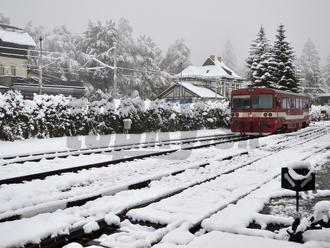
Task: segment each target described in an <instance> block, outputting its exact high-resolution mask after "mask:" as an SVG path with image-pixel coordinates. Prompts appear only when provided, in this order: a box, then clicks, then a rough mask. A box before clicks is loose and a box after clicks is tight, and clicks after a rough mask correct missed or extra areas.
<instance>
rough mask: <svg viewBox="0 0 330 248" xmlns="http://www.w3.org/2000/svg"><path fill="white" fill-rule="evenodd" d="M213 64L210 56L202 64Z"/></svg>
mask: <svg viewBox="0 0 330 248" xmlns="http://www.w3.org/2000/svg"><path fill="white" fill-rule="evenodd" d="M207 65H215V63H214V61H213V60H212V59H211V58H207V60H206V61H205V62H204V64H203V65H202V66H207Z"/></svg>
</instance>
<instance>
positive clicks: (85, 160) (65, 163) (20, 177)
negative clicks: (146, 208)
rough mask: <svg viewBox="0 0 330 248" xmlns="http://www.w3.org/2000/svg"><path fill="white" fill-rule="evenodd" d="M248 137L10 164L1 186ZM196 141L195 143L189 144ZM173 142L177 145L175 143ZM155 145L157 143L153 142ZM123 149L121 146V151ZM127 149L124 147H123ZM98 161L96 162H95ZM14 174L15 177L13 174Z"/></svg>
mask: <svg viewBox="0 0 330 248" xmlns="http://www.w3.org/2000/svg"><path fill="white" fill-rule="evenodd" d="M245 139H248V137H240V136H237V135H230V134H228V135H217V136H211V137H203V138H197V139H195V138H194V139H189V140H187V139H184V141H181V142H179V145H178V144H177V143H178V141H175V142H173V143H166V145H168V144H172V146H166V147H163V148H162V149H158V148H156V149H141V148H140V149H138V150H134V149H133V148H132V147H128V148H127V150H129V151H121V152H116V151H113V152H112V153H109V154H108V155H105V154H101V155H99V154H97V155H95V154H93V155H89V156H84V157H70V158H65V159H62V160H57V161H42V163H36V164H32V165H30V166H21V165H20V164H15V165H8V166H2V167H0V185H1V184H10V183H20V182H23V181H26V180H33V179H43V178H45V177H47V176H51V175H59V174H62V173H66V172H76V171H79V170H83V169H90V168H97V167H104V166H108V165H110V164H117V163H121V162H127V161H133V160H135V159H143V158H147V157H152V156H160V155H165V154H168V153H173V152H176V151H178V150H181V149H182V150H190V149H195V148H198V147H206V146H210V145H212V144H214V145H215V144H221V143H227V142H231V141H237V140H245ZM190 143H194V145H189V144H190ZM173 144H175V145H174V146H173ZM154 145H155V144H154ZM119 149H123V148H118V149H115V150H119ZM123 150H124V149H123ZM95 162H96V163H95ZM14 175H15V176H14Z"/></svg>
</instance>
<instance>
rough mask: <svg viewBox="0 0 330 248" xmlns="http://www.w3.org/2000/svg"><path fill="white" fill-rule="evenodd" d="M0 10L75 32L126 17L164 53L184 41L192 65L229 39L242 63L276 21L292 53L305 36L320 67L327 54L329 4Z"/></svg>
mask: <svg viewBox="0 0 330 248" xmlns="http://www.w3.org/2000/svg"><path fill="white" fill-rule="evenodd" d="M0 12H2V14H4V15H5V16H8V17H9V18H10V21H11V24H12V25H15V26H20V27H24V26H25V24H26V23H27V22H28V21H32V23H33V25H35V26H38V25H39V24H40V25H43V26H44V27H45V28H46V30H51V29H52V28H53V27H55V26H60V25H66V26H67V28H68V29H69V30H70V31H71V32H74V33H81V32H83V31H84V30H86V27H87V23H88V19H90V20H92V21H96V20H101V21H103V22H104V21H105V20H107V19H112V20H114V21H117V20H118V19H120V18H121V17H124V18H126V19H128V20H129V21H130V24H131V26H132V27H133V30H134V35H135V36H138V35H141V34H147V35H149V36H151V37H152V38H153V39H154V41H155V42H156V43H157V44H158V45H159V46H160V48H161V49H162V50H163V51H164V52H165V51H166V50H167V48H168V46H169V45H170V44H172V43H173V42H174V41H175V40H176V39H178V38H184V39H185V41H186V44H187V45H188V47H189V48H190V49H191V60H192V62H193V64H196V65H199V64H201V63H202V62H203V61H204V60H205V59H206V58H207V57H208V56H209V55H211V54H214V55H216V56H221V53H222V52H223V50H224V45H225V43H226V41H227V40H230V41H231V43H232V45H233V47H234V52H235V54H236V56H237V58H238V60H239V62H240V63H241V64H243V61H244V60H245V59H246V57H247V55H248V50H249V47H250V44H251V40H253V39H255V36H256V34H257V32H258V30H259V28H260V26H261V25H263V26H264V28H265V31H266V35H267V37H268V38H269V39H270V40H271V41H273V40H274V36H275V32H276V29H277V26H278V25H279V24H280V23H283V24H284V25H285V29H286V31H287V33H286V34H287V37H288V39H289V40H290V41H291V42H292V45H293V47H294V49H295V52H296V55H298V56H300V55H301V52H302V48H303V45H304V44H305V42H306V41H307V39H308V38H311V40H312V41H313V42H314V44H315V46H316V48H317V49H318V51H319V53H320V55H321V58H322V61H321V64H322V65H323V64H324V63H325V58H326V57H327V56H328V55H330V46H329V45H330V0H226V1H224V0H199V1H198V0H197V1H195V0H130V1H129V0H117V1H114V0H89V1H87V0H52V1H50V0H29V1H27V0H1V8H0Z"/></svg>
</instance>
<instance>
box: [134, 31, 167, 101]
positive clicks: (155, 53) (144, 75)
mask: <svg viewBox="0 0 330 248" xmlns="http://www.w3.org/2000/svg"><path fill="white" fill-rule="evenodd" d="M160 59H161V50H160V49H159V47H158V46H157V45H156V44H155V43H154V42H153V40H152V39H151V38H150V37H148V36H145V35H142V36H141V37H140V38H139V39H138V47H137V68H138V70H139V71H140V72H139V73H138V75H137V78H136V81H137V84H138V85H137V87H135V88H136V89H137V90H138V91H139V93H140V96H141V97H143V98H150V97H151V98H152V97H155V96H156V94H157V92H156V89H157V88H158V87H160V85H161V84H162V83H163V79H162V74H161V70H160V67H159V61H160Z"/></svg>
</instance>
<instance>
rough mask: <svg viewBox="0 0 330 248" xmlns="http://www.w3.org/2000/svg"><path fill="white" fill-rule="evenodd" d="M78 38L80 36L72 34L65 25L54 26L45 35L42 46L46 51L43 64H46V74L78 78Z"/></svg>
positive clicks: (69, 78)
mask: <svg viewBox="0 0 330 248" xmlns="http://www.w3.org/2000/svg"><path fill="white" fill-rule="evenodd" d="M79 39H80V37H78V36H74V35H72V34H71V33H70V32H69V31H68V30H67V28H66V27H65V26H61V27H56V28H54V30H53V31H52V32H51V33H49V34H48V35H46V36H45V38H44V41H43V47H44V50H46V51H47V52H46V54H45V55H46V56H45V57H44V58H43V64H44V65H45V66H46V67H45V69H44V70H45V73H46V74H51V75H53V76H57V77H59V78H61V79H62V80H79V74H78V70H79V68H80V67H81V65H80V64H79V62H78V61H79V60H80V56H79V55H80V52H79V51H78V47H77V46H78V41H79ZM47 65H48V66H47Z"/></svg>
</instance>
